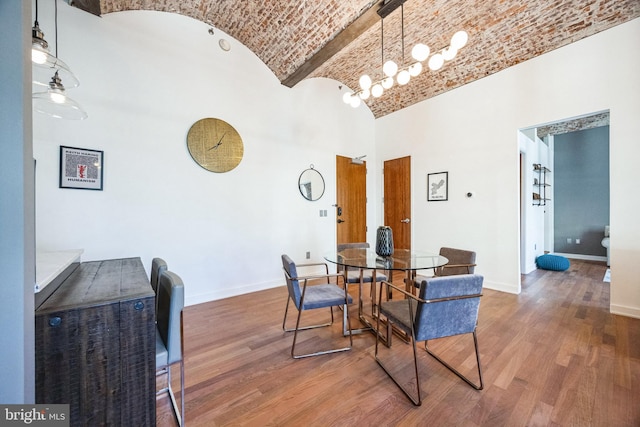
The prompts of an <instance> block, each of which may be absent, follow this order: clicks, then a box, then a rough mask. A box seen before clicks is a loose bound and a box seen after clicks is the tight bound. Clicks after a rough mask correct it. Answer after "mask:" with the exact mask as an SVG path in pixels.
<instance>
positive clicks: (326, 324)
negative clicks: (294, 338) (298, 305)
mask: <svg viewBox="0 0 640 427" xmlns="http://www.w3.org/2000/svg"><path fill="white" fill-rule="evenodd" d="M289 301H291V298H287V307H286V308H285V310H284V319H283V320H282V330H283V331H285V332H294V331H295V330H296V329H295V328H294V329H291V328H289V329H286V327H285V324H286V322H287V312H288V311H289ZM329 309H330V310H331V322H328V323H322V324H319V325H310V326H303V327H302V328H298V330H299V331H306V330H307V329H316V328H324V327H325V326H331V325H333V307H329ZM345 336H346V334H345Z"/></svg>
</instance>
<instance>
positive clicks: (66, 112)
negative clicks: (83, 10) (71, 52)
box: [31, 0, 87, 120]
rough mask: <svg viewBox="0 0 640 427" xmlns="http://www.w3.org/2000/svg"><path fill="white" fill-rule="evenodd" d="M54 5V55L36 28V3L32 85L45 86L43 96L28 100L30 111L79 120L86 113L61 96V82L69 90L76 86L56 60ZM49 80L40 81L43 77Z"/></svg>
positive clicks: (39, 93)
mask: <svg viewBox="0 0 640 427" xmlns="http://www.w3.org/2000/svg"><path fill="white" fill-rule="evenodd" d="M54 3H55V55H51V53H50V52H49V44H48V43H47V41H46V40H45V39H44V34H43V33H42V31H41V30H40V26H39V24H38V0H36V20H35V22H34V25H33V29H32V40H33V42H32V46H31V62H32V64H33V67H32V70H33V83H34V84H35V85H37V86H46V87H47V88H48V89H47V91H46V92H37V93H34V94H33V96H32V99H33V108H34V110H36V111H37V112H39V113H43V114H47V115H50V116H52V117H56V118H60V119H71V120H83V119H86V118H87V113H86V112H85V111H84V110H83V109H82V107H80V105H79V104H78V103H77V102H75V101H74V100H73V99H71V98H69V97H68V96H67V95H66V93H65V86H64V85H63V84H62V79H63V78H64V79H65V82H67V87H69V88H73V87H76V86H78V85H79V84H80V83H79V81H78V79H77V78H76V76H75V75H74V74H73V73H72V72H71V70H70V69H69V67H68V66H67V64H65V63H64V62H63V61H61V60H60V59H58V1H57V0H54ZM46 75H48V76H51V75H53V77H49V78H50V80H49V81H47V80H44V79H43V78H44V76H46Z"/></svg>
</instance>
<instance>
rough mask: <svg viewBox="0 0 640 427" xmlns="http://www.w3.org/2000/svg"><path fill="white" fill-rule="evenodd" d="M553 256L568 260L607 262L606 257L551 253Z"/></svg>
mask: <svg viewBox="0 0 640 427" xmlns="http://www.w3.org/2000/svg"><path fill="white" fill-rule="evenodd" d="M552 253H553V254H554V255H561V256H563V257H565V258H569V259H581V260H585V261H604V262H607V257H606V256H599V255H582V254H565V253H562V252H552Z"/></svg>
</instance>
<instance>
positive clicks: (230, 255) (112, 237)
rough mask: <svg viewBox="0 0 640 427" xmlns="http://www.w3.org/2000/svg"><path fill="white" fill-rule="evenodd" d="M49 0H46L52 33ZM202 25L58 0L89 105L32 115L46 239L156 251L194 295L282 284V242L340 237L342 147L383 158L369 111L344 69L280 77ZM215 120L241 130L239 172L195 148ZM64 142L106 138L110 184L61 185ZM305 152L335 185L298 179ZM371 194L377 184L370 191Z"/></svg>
mask: <svg viewBox="0 0 640 427" xmlns="http://www.w3.org/2000/svg"><path fill="white" fill-rule="evenodd" d="M41 3H43V2H41ZM52 9H53V5H48V4H47V3H46V2H45V3H43V4H41V5H40V17H39V21H40V27H41V28H42V30H43V31H44V32H45V36H47V38H49V37H48V36H49V35H53V18H52V16H53V15H52V12H53V11H52ZM208 29H209V26H208V25H205V24H204V23H202V22H199V21H196V20H193V19H190V18H187V17H184V16H181V15H178V14H170V13H162V12H148V11H130V12H119V13H112V14H107V15H105V16H103V17H102V18H98V17H95V16H92V15H90V14H88V13H85V12H82V11H80V10H78V9H76V8H72V7H69V6H68V5H67V4H65V3H62V2H59V46H60V57H61V58H62V59H63V60H64V61H65V62H66V63H67V64H69V66H70V67H71V68H72V70H73V71H74V72H75V73H76V75H77V76H78V78H79V79H80V82H81V83H80V86H79V87H78V88H74V89H71V90H69V91H68V94H69V95H70V96H71V97H72V98H74V99H75V100H76V101H77V102H79V103H80V104H81V105H82V106H83V107H84V108H85V109H86V110H87V112H88V114H89V118H88V119H87V120H85V121H82V122H74V121H63V120H58V119H53V118H50V117H47V116H44V115H40V114H37V115H36V116H35V117H34V153H35V157H36V158H37V181H36V192H37V246H38V249H40V250H63V249H74V248H82V249H84V254H83V257H82V259H83V261H89V260H97V259H108V258H120V257H137V256H140V257H141V258H142V261H143V263H144V264H145V267H146V268H147V269H148V268H149V267H150V264H151V259H152V258H153V257H154V256H159V257H162V258H164V259H165V260H166V261H167V263H168V265H169V268H170V269H171V270H173V271H175V272H176V273H178V274H179V275H180V276H181V277H182V278H183V280H184V282H185V284H186V303H187V304H188V305H189V304H195V303H199V302H203V301H208V300H212V299H217V298H222V297H226V296H229V295H236V294H240V293H245V292H250V291H254V290H258V289H263V288H267V287H272V286H279V285H282V284H284V280H283V275H282V269H281V263H280V255H281V254H282V253H288V254H289V255H290V256H292V257H293V258H294V259H297V260H300V261H303V260H304V256H305V252H307V251H310V252H311V259H312V261H321V260H322V254H323V253H324V252H325V251H327V250H328V249H330V248H332V247H335V225H334V224H335V216H334V209H333V207H332V206H331V205H332V204H334V203H335V163H336V162H335V156H336V155H337V154H340V155H346V156H356V155H363V154H367V155H368V156H367V160H373V162H371V163H372V165H371V166H375V164H376V162H375V152H374V136H373V132H374V130H373V115H372V114H371V112H370V111H369V110H368V109H366V108H359V109H352V108H351V107H349V106H347V105H345V104H344V103H343V102H342V97H341V93H340V91H339V89H338V83H337V82H334V81H330V80H327V79H314V80H310V81H304V82H301V83H300V84H298V85H297V86H296V87H295V88H294V89H289V88H287V87H285V86H282V85H281V84H280V82H279V81H278V80H277V79H276V77H275V76H274V75H273V73H271V71H270V70H269V69H268V68H267V67H266V66H265V65H264V64H263V63H262V62H261V61H260V60H259V59H258V58H257V57H256V56H255V55H254V54H253V53H252V52H250V51H249V50H248V49H247V48H246V47H244V46H243V45H241V44H240V43H239V42H237V41H236V40H234V39H232V38H231V37H229V36H227V35H224V34H223V33H222V32H221V31H218V30H217V29H216V30H215V35H214V36H211V35H209V34H208ZM220 36H222V37H225V38H227V39H228V40H229V41H230V42H231V45H232V48H231V51H230V52H223V51H222V50H221V49H220V48H219V47H218V39H219V37H220ZM50 42H53V39H51V40H50ZM63 83H64V82H63ZM205 117H217V118H221V119H223V120H225V121H227V122H229V123H230V124H231V125H232V126H234V127H235V128H236V129H237V130H238V132H239V133H240V135H241V137H242V138H243V142H244V158H243V160H242V162H241V163H240V165H239V166H238V167H237V168H236V169H234V170H232V171H230V172H228V173H224V174H216V173H212V172H208V171H206V170H204V169H202V168H201V167H200V166H198V165H197V164H196V163H195V162H194V161H193V160H192V159H191V157H190V155H189V152H188V151H187V146H186V135H187V132H188V130H189V128H190V127H191V125H192V124H193V123H194V122H196V121H197V120H199V119H201V118H205ZM60 145H68V146H73V147H81V148H91V149H97V150H104V191H86V190H72V189H59V188H58V170H59V146H60ZM310 164H313V165H314V167H315V169H317V170H318V171H320V172H321V173H322V174H323V175H324V179H325V181H326V184H327V189H326V192H325V195H324V196H323V197H322V198H321V199H320V200H319V201H317V202H309V201H306V200H305V199H303V198H302V196H301V195H300V193H299V190H298V186H297V182H298V177H299V175H300V173H301V172H302V171H303V170H304V169H306V168H308V167H309V165H310ZM371 166H370V174H369V175H370V176H375V169H372V168H371ZM371 179H372V178H371ZM374 191H375V185H374V184H373V182H372V183H371V185H370V186H369V193H370V194H369V198H370V200H373V199H374V198H375V193H374ZM320 209H326V210H327V211H328V214H329V215H328V216H327V217H320V215H319V211H320ZM374 215H375V210H374V208H373V207H372V208H371V209H370V216H369V218H368V220H369V221H370V224H371V225H370V229H372V228H374V227H375V224H376V223H377V221H376V218H375V217H374Z"/></svg>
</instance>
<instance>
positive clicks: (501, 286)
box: [482, 279, 520, 295]
mask: <svg viewBox="0 0 640 427" xmlns="http://www.w3.org/2000/svg"><path fill="white" fill-rule="evenodd" d="M482 287H483V288H487V289H493V290H494V291H500V292H506V293H509V294H516V295H518V294H519V293H520V284H519V283H518V284H517V285H512V284H509V283H498V282H492V281H489V280H486V279H485V281H484V283H483V285H482Z"/></svg>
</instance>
